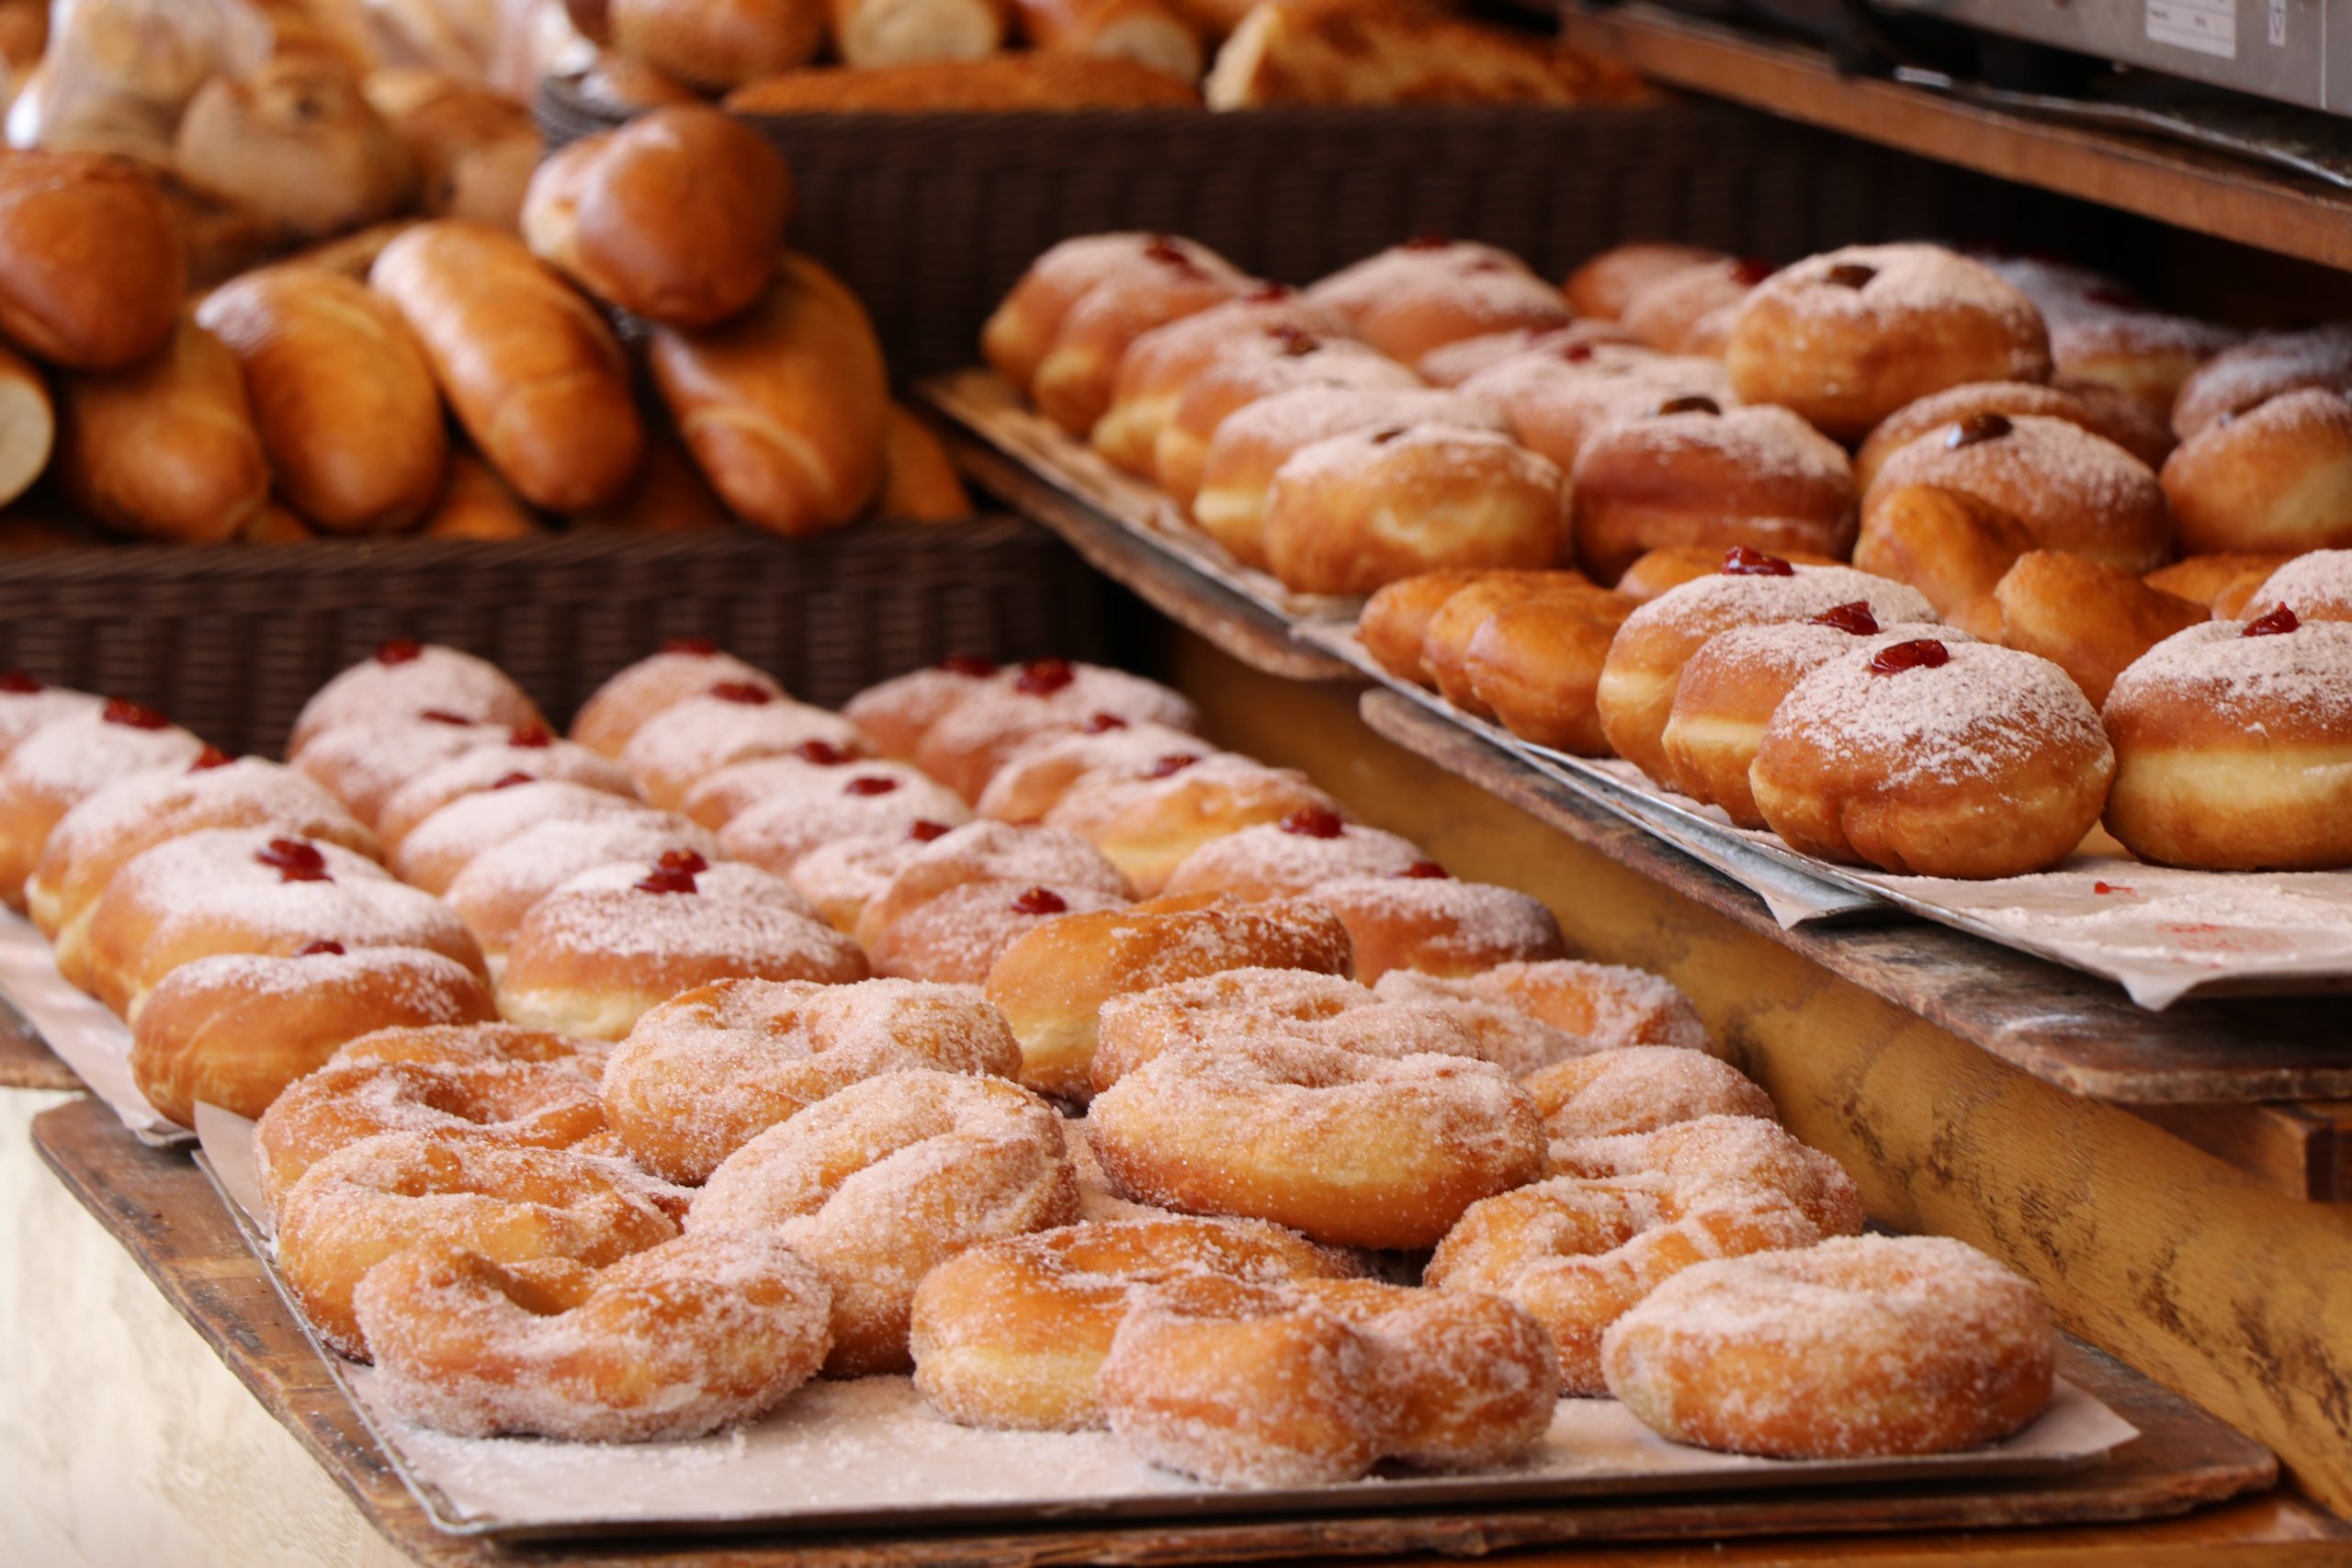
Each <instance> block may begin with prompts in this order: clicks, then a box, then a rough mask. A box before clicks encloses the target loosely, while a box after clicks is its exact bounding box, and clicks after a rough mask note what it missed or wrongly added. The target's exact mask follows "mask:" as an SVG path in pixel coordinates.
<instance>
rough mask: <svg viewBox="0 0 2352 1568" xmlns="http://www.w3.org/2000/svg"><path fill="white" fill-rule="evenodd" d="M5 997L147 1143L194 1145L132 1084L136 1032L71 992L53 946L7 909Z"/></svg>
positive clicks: (1, 978)
mask: <svg viewBox="0 0 2352 1568" xmlns="http://www.w3.org/2000/svg"><path fill="white" fill-rule="evenodd" d="M0 995H5V996H6V998H8V1001H9V1002H10V1004H11V1005H13V1006H14V1007H15V1008H16V1010H17V1012H18V1013H20V1014H22V1015H23V1017H24V1020H25V1021H26V1022H27V1023H28V1024H30V1025H32V1027H33V1029H34V1031H35V1032H37V1033H39V1034H40V1037H41V1039H42V1041H43V1042H44V1043H47V1045H48V1046H49V1048H50V1049H51V1050H52V1051H54V1052H56V1053H57V1055H58V1056H59V1058H60V1059H62V1061H63V1062H64V1063H65V1065H66V1066H69V1067H71V1068H73V1069H74V1077H78V1078H80V1079H81V1080H82V1081H83V1082H84V1083H85V1084H86V1085H88V1086H89V1089H90V1092H91V1093H93V1094H95V1095H96V1096H97V1097H98V1098H99V1099H100V1100H105V1101H106V1102H107V1104H108V1105H109V1106H111V1107H113V1108H114V1113H115V1114H116V1115H117V1116H119V1117H121V1118H122V1124H123V1125H124V1126H125V1127H128V1128H130V1132H131V1134H132V1136H134V1137H136V1138H137V1139H138V1140H139V1141H140V1142H141V1143H142V1144H146V1145H151V1146H153V1147H156V1148H168V1147H171V1146H173V1145H182V1144H189V1143H193V1142H194V1141H195V1139H196V1134H193V1133H191V1132H189V1131H188V1130H187V1128H186V1127H183V1126H181V1125H179V1123H177V1122H173V1121H170V1120H168V1119H167V1118H166V1117H164V1114H163V1113H162V1112H161V1111H157V1110H156V1109H155V1108H154V1107H153V1106H152V1105H150V1104H148V1103H147V1097H146V1096H145V1095H143V1094H141V1093H140V1092H139V1086H138V1085H137V1084H135V1083H133V1082H132V1081H131V1078H130V1026H129V1025H128V1024H126V1023H124V1022H123V1021H122V1020H120V1019H119V1018H117V1017H115V1015H114V1014H112V1013H111V1012H108V1011H107V1010H106V1009H105V1008H104V1007H103V1006H101V1005H100V1004H99V1003H98V1002H97V1000H96V998H91V997H88V996H85V995H84V994H83V993H82V992H80V991H77V990H75V989H74V987H71V986H69V985H67V984H66V983H65V976H62V975H60V974H59V973H58V972H57V962H56V960H55V959H54V958H52V957H51V955H50V951H49V942H48V941H47V939H45V938H44V937H42V935H41V934H40V931H36V930H34V929H33V924H32V922H31V921H30V920H28V919H25V918H24V917H23V916H22V915H18V914H15V913H13V912H11V911H9V910H6V909H0Z"/></svg>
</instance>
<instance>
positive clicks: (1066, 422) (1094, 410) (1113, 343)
mask: <svg viewBox="0 0 2352 1568" xmlns="http://www.w3.org/2000/svg"><path fill="white" fill-rule="evenodd" d="M1257 287H1258V285H1257V284H1255V283H1254V282H1253V281H1252V280H1251V279H1250V278H1248V277H1246V276H1243V275H1242V274H1241V273H1240V272H1239V271H1238V269H1236V268H1235V267H1234V266H1233V265H1231V264H1230V263H1228V262H1227V261H1226V260H1225V259H1224V258H1223V257H1221V256H1218V255H1216V254H1212V253H1211V252H1209V251H1208V250H1206V249H1204V248H1203V247H1202V246H1199V245H1196V244H1193V243H1191V242H1189V241H1183V240H1171V239H1169V238H1167V237H1165V236H1155V237H1153V238H1151V239H1150V240H1148V242H1147V243H1145V244H1144V245H1143V246H1142V247H1141V248H1140V249H1139V250H1136V251H1133V252H1130V253H1129V254H1126V255H1125V256H1122V257H1120V258H1118V259H1117V260H1116V261H1114V263H1113V265H1112V266H1111V269H1110V270H1109V271H1108V272H1106V273H1104V274H1103V276H1101V277H1100V278H1099V279H1098V280H1097V281H1096V282H1095V283H1094V284H1093V286H1092V287H1091V288H1088V289H1086V290H1085V292H1084V293H1083V294H1081V295H1080V296H1079V298H1078V299H1076V300H1075V301H1073V302H1072V303H1071V305H1070V306H1069V310H1066V311H1065V312H1063V314H1062V316H1061V320H1060V323H1059V324H1058V325H1057V327H1056V328H1055V331H1054V334H1053V342H1052V345H1051V346H1050V347H1049V348H1047V349H1046V354H1045V357H1044V358H1042V359H1040V360H1039V361H1038V362H1037V369H1036V375H1035V378H1033V379H1032V380H1031V381H1030V383H1029V396H1030V399H1031V400H1032V401H1034V402H1035V404H1036V405H1037V410H1038V412H1041V413H1043V414H1044V415H1045V416H1046V418H1047V419H1050V420H1052V421H1053V422H1054V423H1056V424H1057V425H1059V426H1061V428H1062V429H1063V430H1064V431H1065V432H1066V433H1068V434H1070V435H1074V436H1076V437H1078V438H1079V439H1080V440H1084V439H1085V438H1086V434H1087V433H1088V432H1089V431H1091V430H1092V429H1093V428H1094V425H1095V423H1096V422H1097V421H1099V420H1100V419H1102V417H1103V414H1104V413H1105V412H1108V410H1109V409H1110V406H1111V398H1112V394H1113V392H1114V390H1115V389H1116V388H1117V385H1118V378H1119V364H1120V361H1121V360H1123V359H1124V358H1125V356H1126V353H1127V349H1128V347H1129V346H1130V345H1131V344H1134V343H1135V341H1136V339H1137V338H1139V337H1141V336H1143V335H1144V334H1145V333H1148V332H1149V331H1151V330H1152V329H1153V328H1154V327H1159V326H1165V325H1166V324H1167V323H1169V322H1170V321H1182V320H1183V319H1184V318H1185V317H1187V316H1191V315H1196V314H1198V313H1199V312H1200V311H1203V310H1207V309H1209V307H1211V306H1213V305H1221V304H1223V303H1225V302H1226V301H1227V300H1228V299H1236V298H1238V297H1239V296H1241V295H1244V294H1248V293H1250V291H1251V290H1252V289H1253V288H1257ZM1019 292H1020V289H1019V288H1016V289H1015V293H1016V295H1017V294H1018V293H1019ZM982 341H983V343H984V344H985V342H986V341H987V339H986V334H985V330H984V332H983V337H982Z"/></svg>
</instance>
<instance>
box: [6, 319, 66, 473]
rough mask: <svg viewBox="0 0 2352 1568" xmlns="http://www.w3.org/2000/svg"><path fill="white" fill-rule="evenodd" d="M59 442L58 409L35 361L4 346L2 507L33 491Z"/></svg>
mask: <svg viewBox="0 0 2352 1568" xmlns="http://www.w3.org/2000/svg"><path fill="white" fill-rule="evenodd" d="M56 445H57V410H56V409H55V407H54V406H53V405H51V402H50V400H49V386H48V384H47V383H46V382H44V381H43V380H42V379H41V378H40V369H39V368H38V367H35V366H34V365H33V364H31V362H29V361H28V360H25V359H20V358H18V357H17V355H15V354H14V353H12V352H11V351H9V350H8V349H6V348H0V506H6V505H8V504H9V503H10V502H14V501H15V500H16V499H17V497H18V496H20V495H22V494H24V493H25V491H28V490H30V489H31V488H32V485H33V481H34V480H35V479H39V478H40V476H41V471H42V470H43V469H44V468H48V467H49V455H50V453H51V451H52V450H53V449H54V448H55V447H56Z"/></svg>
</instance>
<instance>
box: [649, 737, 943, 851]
mask: <svg viewBox="0 0 2352 1568" xmlns="http://www.w3.org/2000/svg"><path fill="white" fill-rule="evenodd" d="M853 778H863V779H869V780H881V779H888V780H890V781H891V783H892V786H893V787H892V788H891V789H887V790H886V789H882V788H880V787H879V786H878V784H864V785H861V786H860V790H861V792H864V793H870V794H874V795H891V794H894V793H896V792H897V791H898V790H900V789H908V788H911V789H915V790H918V791H923V790H929V791H933V792H936V791H937V790H938V786H937V785H936V784H933V783H932V781H931V778H930V776H929V775H928V774H926V773H923V772H922V770H921V769H919V768H914V767H910V766H909V765H908V764H906V763H904V762H892V761H883V760H881V759H879V758H874V757H865V756H861V755H858V754H857V753H855V752H850V751H844V750H842V749H841V748H840V747H838V746H834V745H831V744H830V743H828V742H826V741H822V740H809V741H803V742H802V743H801V744H800V745H798V746H796V747H794V748H793V749H792V750H789V751H786V752H782V753H779V754H778V755H776V756H773V757H753V758H751V759H750V760H749V761H741V762H732V763H729V765H728V766H726V767H723V768H721V769H719V770H718V772H717V773H712V774H710V775H709V776H708V777H707V778H705V779H703V780H702V781H701V782H700V783H698V784H695V786H694V788H692V789H690V790H688V791H687V792H686V797H685V799H684V800H683V801H680V802H679V803H678V809H679V810H680V811H681V812H683V813H684V814H685V815H686V816H687V817H690V818H693V819H694V820H695V821H696V822H699V823H701V824H702V825H703V826H704V827H706V828H707V829H710V830H711V831H712V832H714V833H716V832H718V830H719V829H721V828H724V827H726V826H727V824H728V823H729V822H731V821H733V820H734V819H735V818H737V817H739V816H741V815H742V814H743V813H744V812H746V811H749V810H751V809H752V807H756V806H761V805H764V804H765V803H767V802H768V801H770V800H772V799H775V797H777V796H779V795H792V796H795V797H797V798H799V799H802V800H804V801H813V800H816V799H820V798H821V797H823V796H826V795H834V794H839V793H842V786H844V785H845V784H848V783H849V781H850V780H851V779H853ZM970 815H971V813H970V811H969V809H968V808H967V807H965V806H964V804H963V801H962V800H961V798H960V797H959V798H958V799H957V800H956V815H955V816H954V817H953V818H952V819H951V821H950V823H949V826H951V827H952V826H955V825H956V824H957V823H961V822H964V821H966V820H967V819H969V818H970Z"/></svg>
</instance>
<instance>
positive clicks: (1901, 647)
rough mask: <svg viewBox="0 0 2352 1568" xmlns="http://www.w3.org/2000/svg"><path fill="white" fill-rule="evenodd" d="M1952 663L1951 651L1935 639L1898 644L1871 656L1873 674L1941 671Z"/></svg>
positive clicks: (1923, 638)
mask: <svg viewBox="0 0 2352 1568" xmlns="http://www.w3.org/2000/svg"><path fill="white" fill-rule="evenodd" d="M1949 663H1951V649H1948V648H1946V647H1945V646H1944V645H1943V644H1942V643H1939V642H1938V641H1937V640H1936V639H1935V638H1934V637H1919V638H1917V639H1916V640H1915V641H1911V642H1898V643H1894V644H1891V645H1889V646H1888V647H1885V648H1882V649H1879V650H1878V651H1877V652H1876V653H1874V654H1872V655H1871V674H1873V675H1900V674H1901V673H1903V671H1905V670H1940V669H1941V668H1943V667H1944V666H1945V665H1947V664H1949Z"/></svg>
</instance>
